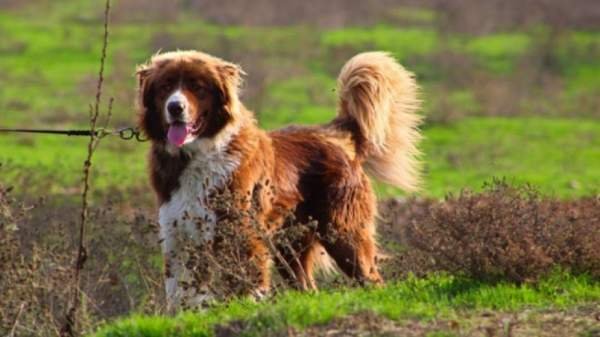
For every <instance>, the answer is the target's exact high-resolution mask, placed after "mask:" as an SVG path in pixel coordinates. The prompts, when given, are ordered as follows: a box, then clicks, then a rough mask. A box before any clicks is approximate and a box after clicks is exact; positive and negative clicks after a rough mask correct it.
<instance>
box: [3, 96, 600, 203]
mask: <svg viewBox="0 0 600 337" xmlns="http://www.w3.org/2000/svg"><path fill="white" fill-rule="evenodd" d="M313 112H314V111H313ZM331 114H333V108H323V115H322V116H323V118H322V119H321V118H320V117H319V118H316V117H315V119H316V120H315V121H325V120H328V119H329V118H330V117H331ZM315 116H317V115H315ZM319 116H321V115H319ZM294 120H295V119H294V118H290V120H289V122H293V121H294ZM296 121H302V119H297V120H296ZM281 122H282V123H287V122H288V121H287V120H285V121H281ZM267 124H268V123H267ZM424 135H425V141H424V142H423V146H422V148H423V150H424V160H425V168H426V175H425V186H424V189H423V191H422V193H423V194H424V195H429V196H435V197H442V196H444V195H445V194H446V193H449V192H457V191H459V190H460V189H462V188H465V187H467V188H471V189H475V190H478V189H480V188H481V187H482V186H483V184H484V182H486V181H489V180H491V178H492V177H506V178H508V179H509V180H514V181H515V182H518V183H522V182H530V183H532V184H534V185H535V186H538V187H539V188H540V190H541V191H542V192H545V193H547V194H555V195H558V196H561V197H575V196H580V195H589V194H593V193H598V192H599V191H598V186H600V170H598V167H600V137H598V135H600V122H597V121H579V120H567V119H542V118H519V119H517V118H514V119H507V118H469V119H466V120H464V121H462V122H460V123H456V124H450V125H439V126H432V127H428V128H426V129H425V130H424ZM85 141H86V140H85V138H70V137H64V136H31V135H28V136H16V137H15V136H0V163H3V166H2V167H0V172H2V179H3V180H4V181H6V182H9V183H12V184H15V185H16V186H21V187H22V189H23V190H27V187H28V186H37V188H40V189H42V190H44V191H48V192H51V193H61V192H64V191H65V190H67V191H68V190H70V189H72V188H73V187H74V186H78V184H79V179H80V172H81V167H82V163H83V159H84V157H85V151H86V147H85ZM146 151H147V144H145V143H141V144H140V143H136V142H133V141H130V142H125V141H122V140H119V139H118V138H116V137H109V138H106V139H105V140H104V142H103V143H102V144H101V147H100V150H99V151H98V156H97V159H96V161H95V165H94V167H95V170H94V175H93V179H94V186H95V188H96V189H99V190H105V189H109V188H110V189H114V188H116V189H120V190H127V189H131V188H138V187H144V186H147V179H146V171H145V167H146ZM377 190H378V192H379V194H380V195H382V196H390V195H395V194H398V193H400V191H398V190H397V189H395V188H392V187H389V186H383V185H379V186H378V188H377Z"/></svg>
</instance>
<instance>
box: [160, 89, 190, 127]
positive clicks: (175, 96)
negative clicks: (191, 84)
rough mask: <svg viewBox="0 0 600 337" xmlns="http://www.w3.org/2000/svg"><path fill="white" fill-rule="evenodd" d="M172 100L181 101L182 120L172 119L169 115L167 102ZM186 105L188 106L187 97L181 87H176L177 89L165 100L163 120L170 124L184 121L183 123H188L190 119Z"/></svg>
mask: <svg viewBox="0 0 600 337" xmlns="http://www.w3.org/2000/svg"><path fill="white" fill-rule="evenodd" d="M173 102H180V103H183V106H184V109H183V120H174V119H173V117H171V114H170V113H169V109H167V107H168V106H169V103H173ZM188 106H189V102H188V99H187V97H185V95H184V94H183V91H181V88H178V89H177V90H175V92H173V93H172V94H171V96H169V98H167V101H166V102H165V106H164V109H163V111H164V114H165V120H166V121H167V123H169V124H171V123H173V122H184V123H186V124H187V123H190V122H191V121H190V120H189V119H190V114H189V112H188Z"/></svg>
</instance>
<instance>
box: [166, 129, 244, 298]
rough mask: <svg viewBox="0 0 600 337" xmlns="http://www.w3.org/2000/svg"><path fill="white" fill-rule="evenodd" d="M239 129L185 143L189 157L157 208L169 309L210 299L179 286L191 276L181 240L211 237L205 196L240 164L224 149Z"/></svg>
mask: <svg viewBox="0 0 600 337" xmlns="http://www.w3.org/2000/svg"><path fill="white" fill-rule="evenodd" d="M238 130H239V125H236V123H234V124H233V125H228V126H227V127H226V128H225V129H224V130H223V131H221V132H220V133H219V134H218V135H217V136H215V137H214V138H210V139H208V138H207V139H196V140H194V141H193V142H191V143H190V144H187V145H185V146H184V148H183V149H182V150H183V151H186V152H187V153H188V154H189V155H190V156H191V158H192V159H191V161H190V163H189V164H188V167H186V169H185V170H184V171H183V172H182V174H181V176H180V177H179V185H180V187H179V189H178V190H176V191H174V192H173V194H172V195H171V199H170V200H169V201H168V202H166V203H164V204H162V205H161V207H160V210H159V223H160V239H161V240H162V249H163V254H164V257H165V261H166V262H167V263H166V265H167V267H168V268H169V270H168V272H167V275H169V276H171V277H168V278H167V279H166V282H165V287H166V292H167V302H168V305H169V308H171V310H174V309H175V308H177V307H178V306H179V305H180V304H181V302H182V300H185V303H186V304H187V305H191V306H197V305H200V304H202V303H205V302H206V301H208V300H210V299H211V295H210V294H200V293H198V292H196V291H195V290H193V289H192V290H191V291H187V292H184V291H183V289H181V287H180V286H179V282H182V281H186V279H189V277H190V276H189V272H188V271H187V270H185V261H184V260H185V258H186V257H185V256H184V252H183V247H181V243H182V241H183V242H185V241H188V242H189V241H190V240H191V242H192V243H193V244H194V245H202V244H206V243H207V242H209V241H211V240H212V239H213V238H214V234H215V225H216V216H215V213H214V212H213V210H211V209H210V208H209V207H208V205H207V200H206V198H207V196H208V195H209V193H210V192H211V191H213V190H214V189H217V188H220V187H223V186H225V185H226V184H227V182H228V180H229V179H230V178H231V175H232V173H233V171H234V170H235V169H236V168H237V167H238V166H239V158H238V157H236V156H232V155H229V154H227V153H226V152H225V151H224V149H225V147H226V146H227V144H229V142H230V141H231V138H232V137H233V136H234V135H235V134H236V133H237V132H238ZM180 238H181V239H183V240H180Z"/></svg>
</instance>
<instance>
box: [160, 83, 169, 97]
mask: <svg viewBox="0 0 600 337" xmlns="http://www.w3.org/2000/svg"><path fill="white" fill-rule="evenodd" d="M158 90H159V91H160V92H161V93H163V94H168V93H169V92H171V90H173V85H172V84H171V83H164V84H161V85H160V86H159V87H158Z"/></svg>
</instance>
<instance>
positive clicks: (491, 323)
mask: <svg viewBox="0 0 600 337" xmlns="http://www.w3.org/2000/svg"><path fill="white" fill-rule="evenodd" d="M249 327H250V324H249V323H247V322H245V321H235V322H232V323H229V324H226V325H219V326H217V327H216V328H215V336H217V337H232V336H239V335H240V334H241V333H243V332H245V331H247V330H248V328H249ZM261 335H262V336H272V337H275V336H277V337H279V336H281V337H283V336H290V337H291V336H293V337H321V336H322V337H367V336H380V337H392V336H402V337H433V336H436V337H442V336H444V337H450V336H457V337H458V336H465V337H565V336H582V337H600V303H596V304H589V305H585V306H579V307H575V308H571V309H568V310H558V309H552V310H547V309H543V310H541V309H536V310H534V309H526V310H521V311H516V312H495V311H482V312H477V313H460V314H458V315H457V317H456V318H454V319H439V320H438V319H433V320H418V319H408V320H402V321H393V320H390V319H387V318H384V317H382V316H378V315H376V314H374V313H372V312H362V313H358V314H354V315H350V316H347V317H344V318H337V319H334V320H333V321H331V322H329V323H327V324H321V325H314V326H310V327H308V328H306V329H304V330H302V331H299V330H298V329H294V328H288V329H287V330H284V331H273V332H268V331H267V332H265V331H262V334H261Z"/></svg>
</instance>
